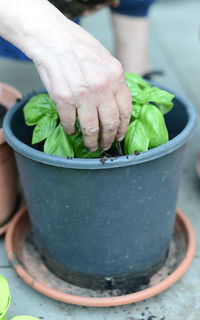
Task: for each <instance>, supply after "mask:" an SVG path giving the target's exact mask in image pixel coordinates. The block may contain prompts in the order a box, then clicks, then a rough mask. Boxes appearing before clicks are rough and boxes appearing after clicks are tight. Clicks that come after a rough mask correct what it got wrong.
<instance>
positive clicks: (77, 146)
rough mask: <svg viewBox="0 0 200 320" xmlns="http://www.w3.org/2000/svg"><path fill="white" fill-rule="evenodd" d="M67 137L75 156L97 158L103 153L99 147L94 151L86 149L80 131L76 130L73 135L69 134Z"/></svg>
mask: <svg viewBox="0 0 200 320" xmlns="http://www.w3.org/2000/svg"><path fill="white" fill-rule="evenodd" d="M69 139H70V141H71V143H72V145H73V148H74V154H75V157H76V158H83V159H92V158H99V157H100V156H101V155H102V154H103V151H102V150H101V149H100V148H99V149H98V150H96V151H94V152H90V151H88V150H87V149H86V147H85V146H84V142H83V136H82V133H81V132H80V131H77V132H76V133H75V134H74V135H73V136H70V137H69Z"/></svg>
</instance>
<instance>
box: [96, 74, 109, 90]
mask: <svg viewBox="0 0 200 320" xmlns="http://www.w3.org/2000/svg"><path fill="white" fill-rule="evenodd" d="M108 85H109V79H108V77H107V76H104V77H102V78H98V79H96V80H94V82H93V89H94V91H102V90H104V89H105V88H107V87H108Z"/></svg>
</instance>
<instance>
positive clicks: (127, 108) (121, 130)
mask: <svg viewBox="0 0 200 320" xmlns="http://www.w3.org/2000/svg"><path fill="white" fill-rule="evenodd" d="M115 98H116V101H117V105H118V109H119V120H120V123H119V127H118V130H117V135H116V140H117V141H122V140H123V139H124V136H125V134H126V131H127V130H128V126H129V122H130V117H131V113H132V111H133V107H132V98H131V94H130V91H129V89H128V87H127V85H126V84H125V83H124V84H123V85H121V86H120V89H119V90H118V92H117V94H116V95H115Z"/></svg>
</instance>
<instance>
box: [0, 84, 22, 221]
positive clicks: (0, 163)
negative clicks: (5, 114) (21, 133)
mask: <svg viewBox="0 0 200 320" xmlns="http://www.w3.org/2000/svg"><path fill="white" fill-rule="evenodd" d="M20 98H21V93H20V92H19V91H18V90H16V89H15V88H13V87H11V86H9V85H7V84H4V83H1V82H0V105H2V106H4V107H5V108H6V109H7V110H8V109H10V108H11V107H12V106H13V105H14V104H15V102H16V100H17V99H20ZM16 201H17V168H16V163H15V158H14V153H13V151H12V149H11V148H10V146H9V145H8V144H7V143H6V141H5V138H4V132H3V129H2V128H0V227H1V226H2V225H4V224H5V223H6V222H7V221H8V220H9V218H10V217H11V215H12V214H13V211H14V209H15V206H16Z"/></svg>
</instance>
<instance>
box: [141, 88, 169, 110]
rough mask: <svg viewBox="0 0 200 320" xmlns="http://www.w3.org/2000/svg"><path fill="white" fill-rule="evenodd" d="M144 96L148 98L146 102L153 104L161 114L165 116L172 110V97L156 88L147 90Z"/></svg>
mask: <svg viewBox="0 0 200 320" xmlns="http://www.w3.org/2000/svg"><path fill="white" fill-rule="evenodd" d="M144 94H146V95H147V97H148V102H153V103H155V104H156V105H157V106H158V108H159V109H160V111H161V112H162V114H166V113H167V112H169V111H170V110H171V109H172V108H173V103H172V99H173V98H174V95H173V94H171V93H169V92H167V91H165V90H162V89H160V88H157V87H152V88H147V89H145V90H144Z"/></svg>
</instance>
